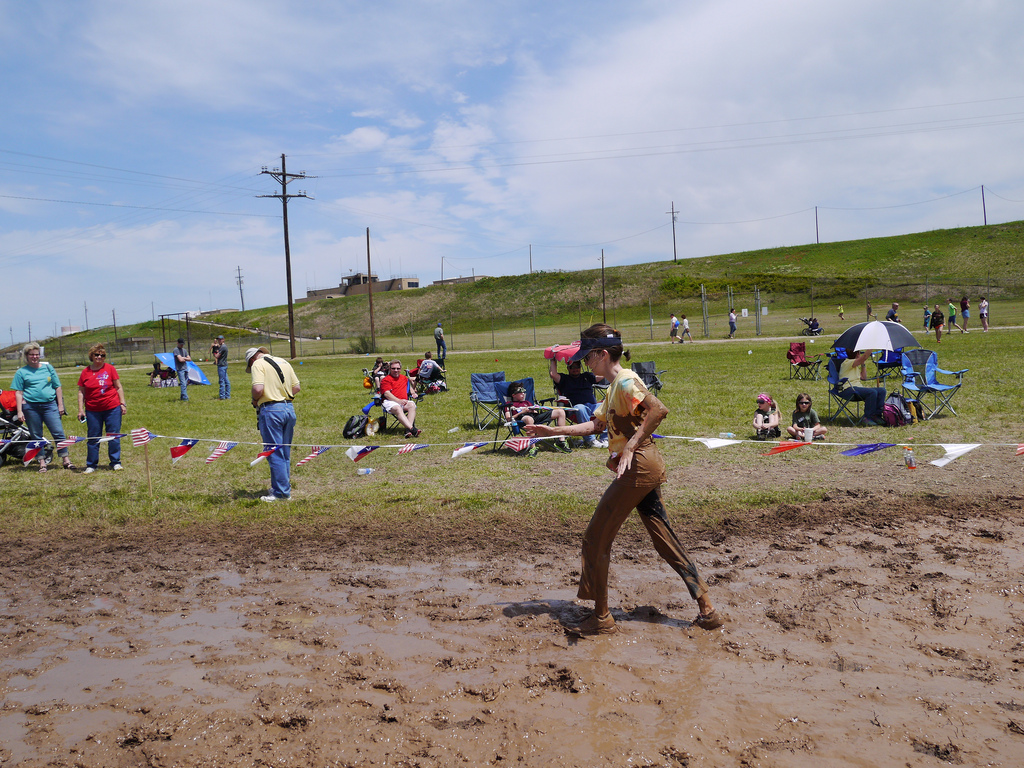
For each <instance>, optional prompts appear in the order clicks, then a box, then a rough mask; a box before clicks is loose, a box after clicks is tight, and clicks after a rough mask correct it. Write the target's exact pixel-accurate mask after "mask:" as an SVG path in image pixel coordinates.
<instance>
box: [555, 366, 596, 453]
mask: <svg viewBox="0 0 1024 768" xmlns="http://www.w3.org/2000/svg"><path fill="white" fill-rule="evenodd" d="M568 368H569V373H568V374H561V373H559V372H558V361H557V360H555V358H553V357H552V358H551V360H550V365H548V376H550V377H551V381H553V382H554V383H555V391H557V392H558V394H559V396H560V397H564V398H565V399H566V400H568V401H569V405H571V406H572V408H573V410H575V411H576V421H578V422H585V421H590V417H591V416H592V415H593V413H594V410H595V409H596V408H597V398H596V397H595V396H594V385H595V384H597V377H595V376H594V374H592V373H591V372H590V371H587V372H586V373H584V372H583V363H581V362H580V361H579V360H577V361H576V362H574V363H569V365H568ZM583 445H584V447H586V448H595V447H599V448H607V447H608V444H607V443H604V442H601V443H600V444H599V439H598V438H597V437H595V436H594V435H587V436H585V437H584V438H583Z"/></svg>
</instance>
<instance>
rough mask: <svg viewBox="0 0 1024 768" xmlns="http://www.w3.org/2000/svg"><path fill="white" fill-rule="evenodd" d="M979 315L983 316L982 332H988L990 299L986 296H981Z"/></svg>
mask: <svg viewBox="0 0 1024 768" xmlns="http://www.w3.org/2000/svg"><path fill="white" fill-rule="evenodd" d="M978 316H979V317H980V318H981V330H982V333H988V299H986V298H985V297H984V296H982V297H981V301H980V302H979V303H978Z"/></svg>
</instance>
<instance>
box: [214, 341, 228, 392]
mask: <svg viewBox="0 0 1024 768" xmlns="http://www.w3.org/2000/svg"><path fill="white" fill-rule="evenodd" d="M210 351H211V352H212V353H213V359H214V360H216V361H217V383H218V384H219V385H220V399H221V400H230V399H231V381H230V380H229V379H228V345H227V344H226V343H225V341H224V337H223V336H218V337H217V340H216V341H214V342H213V344H212V345H211V347H210Z"/></svg>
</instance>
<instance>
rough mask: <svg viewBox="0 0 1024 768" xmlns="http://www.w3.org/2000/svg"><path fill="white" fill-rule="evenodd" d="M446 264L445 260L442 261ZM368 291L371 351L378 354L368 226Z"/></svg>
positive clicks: (368, 230)
mask: <svg viewBox="0 0 1024 768" xmlns="http://www.w3.org/2000/svg"><path fill="white" fill-rule="evenodd" d="M441 263H442V264H444V261H443V260H442V262H441ZM366 293H367V295H368V296H369V297H370V351H371V352H373V353H374V354H377V334H376V332H375V331H374V329H373V270H372V269H371V268H370V228H369V227H367V228H366Z"/></svg>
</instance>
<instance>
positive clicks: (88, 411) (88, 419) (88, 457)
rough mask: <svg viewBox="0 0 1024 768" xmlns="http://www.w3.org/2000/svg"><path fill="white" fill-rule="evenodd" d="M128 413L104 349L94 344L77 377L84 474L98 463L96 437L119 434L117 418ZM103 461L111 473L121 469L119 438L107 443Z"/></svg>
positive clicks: (122, 388) (117, 378)
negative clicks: (83, 427)
mask: <svg viewBox="0 0 1024 768" xmlns="http://www.w3.org/2000/svg"><path fill="white" fill-rule="evenodd" d="M127 412H128V401H127V400H126V399H125V396H124V387H123V386H121V378H120V377H119V376H118V375H117V369H116V368H115V367H114V366H112V365H111V364H110V363H108V362H107V350H106V348H105V347H104V346H103V345H102V344H96V345H95V346H93V347H92V349H90V350H89V365H87V366H86V367H85V368H83V369H82V373H81V374H80V375H79V376H78V420H79V421H82V420H83V419H84V420H85V423H86V430H87V434H88V436H89V442H88V443H87V445H86V448H85V474H87V475H91V474H92V473H93V472H95V471H96V468H97V467H98V466H99V464H100V438H101V437H103V430H104V429H106V431H107V434H108V435H113V434H116V433H118V432H120V431H121V417H122V416H124V415H125V413H127ZM107 458H108V459H110V468H111V469H112V470H114V471H115V472H117V471H120V470H121V469H123V467H122V466H121V439H120V438H116V437H115V438H114V439H113V440H110V441H109V442H108V443H107Z"/></svg>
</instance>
